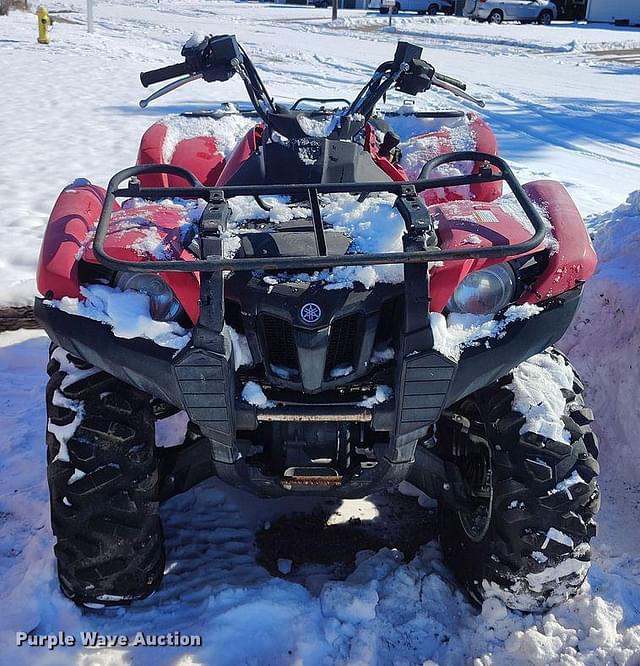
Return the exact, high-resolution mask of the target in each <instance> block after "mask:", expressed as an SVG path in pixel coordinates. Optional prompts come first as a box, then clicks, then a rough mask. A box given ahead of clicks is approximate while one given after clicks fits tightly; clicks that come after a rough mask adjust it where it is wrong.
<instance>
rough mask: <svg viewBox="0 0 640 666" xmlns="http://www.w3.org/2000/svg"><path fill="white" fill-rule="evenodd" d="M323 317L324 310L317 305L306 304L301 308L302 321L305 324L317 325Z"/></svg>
mask: <svg viewBox="0 0 640 666" xmlns="http://www.w3.org/2000/svg"><path fill="white" fill-rule="evenodd" d="M321 317H322V310H321V309H320V306H319V305H316V304H315V303H305V304H304V305H303V306H302V307H301V308H300V319H302V321H303V322H304V323H305V324H317V323H318V322H319V321H320V319H321Z"/></svg>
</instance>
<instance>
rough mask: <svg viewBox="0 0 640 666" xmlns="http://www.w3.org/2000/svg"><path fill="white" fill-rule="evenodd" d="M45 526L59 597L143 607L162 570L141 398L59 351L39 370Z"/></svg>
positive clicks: (150, 423)
mask: <svg viewBox="0 0 640 666" xmlns="http://www.w3.org/2000/svg"><path fill="white" fill-rule="evenodd" d="M47 372H48V374H49V382H48V385H47V393H46V399H47V416H48V428H47V430H48V431H47V463H48V473H47V476H48V481H49V491H50V501H51V525H52V528H53V533H54V535H55V537H56V539H57V543H56V545H55V547H54V550H55V555H56V558H57V561H58V577H59V580H60V587H61V589H62V591H63V593H64V594H65V595H66V596H67V597H69V598H70V599H72V600H73V601H74V602H75V603H77V604H78V605H81V606H88V607H102V606H109V605H120V604H127V603H129V602H130V601H132V600H134V599H142V598H144V597H146V596H148V595H149V594H151V593H152V592H153V591H154V590H156V589H157V588H158V586H159V585H160V581H161V580H162V575H163V570H164V550H163V543H162V527H161V524H160V517H159V513H158V506H159V497H158V492H159V484H158V470H157V459H156V452H155V440H154V418H153V412H152V407H151V403H150V399H149V396H148V395H146V394H144V393H142V392H141V391H138V390H137V389H135V388H133V387H131V386H129V385H127V384H125V383H124V382H121V381H119V380H118V379H116V378H114V377H112V376H111V375H109V374H107V373H106V372H102V371H100V370H99V369H98V368H94V367H92V366H90V365H89V364H87V363H85V362H84V361H82V360H81V359H78V358H75V357H73V356H71V354H68V353H67V352H66V351H65V350H63V349H62V348H60V347H54V346H52V348H51V354H50V361H49V365H48V367H47Z"/></svg>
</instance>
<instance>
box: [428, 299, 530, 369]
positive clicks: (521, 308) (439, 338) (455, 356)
mask: <svg viewBox="0 0 640 666" xmlns="http://www.w3.org/2000/svg"><path fill="white" fill-rule="evenodd" d="M541 311H542V310H541V308H540V306H538V305H534V304H533V303H524V304H523V305H511V306H510V307H508V308H507V309H506V310H505V312H504V315H503V316H502V318H500V319H494V318H493V315H473V314H462V313H458V312H452V313H450V314H449V315H447V316H446V317H445V316H444V315H443V314H441V313H440V312H431V313H430V314H429V318H430V321H431V329H432V331H433V348H434V349H435V350H436V351H439V352H440V353H441V354H444V356H447V357H449V358H450V359H452V360H454V361H458V360H459V359H460V355H461V354H462V351H463V350H464V349H465V348H467V347H474V346H477V345H478V344H480V342H479V341H480V340H483V339H486V338H496V339H500V338H502V337H504V336H505V335H506V333H507V328H508V326H509V324H511V323H512V322H514V321H520V320H523V319H529V317H534V316H535V315H537V314H539V313H540V312H541ZM485 344H486V345H487V346H488V345H489V341H488V339H487V340H485Z"/></svg>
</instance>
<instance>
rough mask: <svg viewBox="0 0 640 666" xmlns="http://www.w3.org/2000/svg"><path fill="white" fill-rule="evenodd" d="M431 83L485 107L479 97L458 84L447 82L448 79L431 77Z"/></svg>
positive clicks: (482, 107)
mask: <svg viewBox="0 0 640 666" xmlns="http://www.w3.org/2000/svg"><path fill="white" fill-rule="evenodd" d="M431 83H432V84H433V85H434V86H437V87H438V88H442V89H443V90H447V91H448V92H450V93H453V94H454V95H457V96H458V97H462V98H463V99H466V100H468V101H469V102H473V103H474V104H477V105H478V106H479V107H480V108H481V109H484V107H485V103H484V102H483V101H482V100H481V99H478V98H477V97H474V96H473V95H470V94H469V93H468V92H465V91H464V90H462V89H461V88H458V87H457V86H453V85H451V84H450V83H447V82H446V81H443V80H442V79H437V78H435V77H434V78H433V79H431Z"/></svg>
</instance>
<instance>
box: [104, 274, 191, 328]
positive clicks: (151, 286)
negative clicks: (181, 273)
mask: <svg viewBox="0 0 640 666" xmlns="http://www.w3.org/2000/svg"><path fill="white" fill-rule="evenodd" d="M116 287H118V289H120V290H122V291H126V290H127V289H134V290H135V291H140V292H142V293H143V294H146V295H147V296H148V297H149V307H150V310H151V313H150V314H151V318H152V319H155V320H156V321H176V319H178V317H180V315H181V314H182V306H181V305H180V301H178V299H177V298H176V297H175V296H174V294H173V291H171V287H169V285H168V284H167V283H166V282H165V281H164V280H163V279H162V278H161V277H160V276H159V275H154V274H153V273H118V275H117V276H116Z"/></svg>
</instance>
